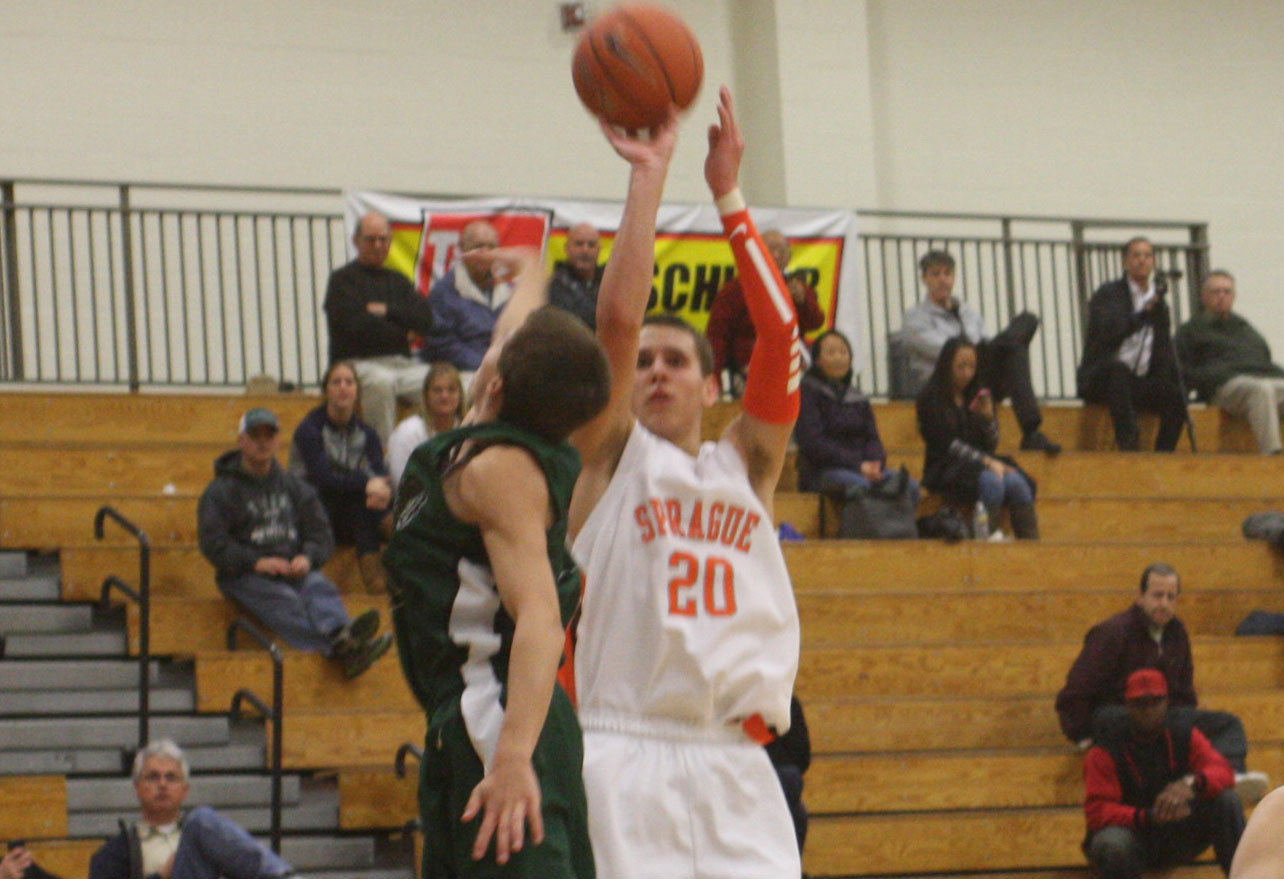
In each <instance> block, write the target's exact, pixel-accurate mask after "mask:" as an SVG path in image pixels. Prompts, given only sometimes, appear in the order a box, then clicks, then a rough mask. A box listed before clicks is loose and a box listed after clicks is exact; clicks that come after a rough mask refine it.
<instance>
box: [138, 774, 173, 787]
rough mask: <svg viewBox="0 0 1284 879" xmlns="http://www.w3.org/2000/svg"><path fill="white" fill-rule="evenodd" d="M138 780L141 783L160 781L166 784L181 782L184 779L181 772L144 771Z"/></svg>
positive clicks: (158, 782)
mask: <svg viewBox="0 0 1284 879" xmlns="http://www.w3.org/2000/svg"><path fill="white" fill-rule="evenodd" d="M138 780H139V781H141V782H142V783H143V784H160V783H161V782H162V781H163V782H165V783H166V784H182V783H183V781H184V779H183V774H182V773H181V772H144V773H143V774H142V775H141V776H140V777H139V779H138Z"/></svg>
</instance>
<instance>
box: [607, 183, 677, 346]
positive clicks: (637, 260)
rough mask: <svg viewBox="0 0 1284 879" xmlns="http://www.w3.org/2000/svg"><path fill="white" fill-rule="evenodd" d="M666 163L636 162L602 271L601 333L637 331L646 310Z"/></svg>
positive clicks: (649, 293)
mask: <svg viewBox="0 0 1284 879" xmlns="http://www.w3.org/2000/svg"><path fill="white" fill-rule="evenodd" d="M667 173H668V168H667V166H664V167H658V166H654V165H634V166H633V168H632V171H631V173H630V174H629V193H628V197H627V198H626V199H625V202H624V215H623V216H622V217H621V218H620V228H619V231H618V232H617V233H616V236H615V242H614V244H613V245H612V247H611V259H610V261H609V262H608V263H607V265H606V271H605V272H604V273H603V275H602V286H601V288H600V292H599V294H598V300H597V326H598V334H599V335H601V336H602V337H603V338H606V337H607V333H604V332H603V329H604V328H610V331H611V332H615V331H616V330H623V331H629V330H633V331H636V328H637V327H639V326H641V324H642V317H643V315H644V314H645V313H646V303H647V299H648V298H650V295H651V273H652V270H653V268H654V266H655V220H656V215H657V214H658V213H659V210H660V199H661V196H662V195H663V194H664V180H665V176H666V175H667Z"/></svg>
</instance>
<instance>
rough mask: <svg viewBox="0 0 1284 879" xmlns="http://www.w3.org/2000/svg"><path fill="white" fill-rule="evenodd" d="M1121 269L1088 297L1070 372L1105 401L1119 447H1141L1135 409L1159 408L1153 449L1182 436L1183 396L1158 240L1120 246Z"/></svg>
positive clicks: (1089, 397) (1083, 390)
mask: <svg viewBox="0 0 1284 879" xmlns="http://www.w3.org/2000/svg"><path fill="white" fill-rule="evenodd" d="M1123 258H1124V276H1123V277H1122V278H1119V279H1118V280H1115V281H1110V282H1108V283H1105V284H1102V285H1101V286H1100V287H1099V288H1097V292H1095V293H1093V294H1092V298H1091V299H1090V300H1088V330H1087V333H1086V334H1085V335H1084V339H1083V359H1082V360H1080V361H1079V369H1078V372H1077V373H1076V375H1075V381H1076V384H1077V385H1078V390H1079V396H1080V397H1082V398H1083V399H1084V400H1086V401H1088V402H1089V403H1105V404H1106V405H1107V406H1109V407H1110V418H1111V420H1112V421H1113V422H1114V426H1115V445H1116V446H1118V447H1119V449H1120V451H1124V452H1135V451H1137V450H1138V449H1139V448H1140V442H1141V440H1140V433H1139V431H1138V429H1137V415H1136V410H1137V409H1145V410H1150V411H1154V412H1157V413H1159V434H1158V436H1156V437H1155V451H1156V452H1171V451H1173V450H1174V449H1176V448H1177V440H1179V439H1181V429H1182V425H1183V424H1185V421H1186V401H1185V400H1184V399H1183V398H1182V395H1181V387H1180V386H1179V385H1178V383H1177V364H1176V363H1175V362H1174V360H1173V352H1172V335H1171V331H1170V327H1171V321H1170V319H1169V315H1168V305H1167V303H1165V302H1164V294H1165V293H1166V292H1167V289H1168V288H1167V286H1166V285H1165V284H1164V283H1163V282H1162V281H1156V279H1155V274H1154V273H1155V248H1154V245H1152V244H1151V243H1150V242H1149V241H1148V240H1146V239H1145V238H1133V239H1131V240H1130V241H1129V242H1128V243H1127V244H1125V245H1124V248H1123Z"/></svg>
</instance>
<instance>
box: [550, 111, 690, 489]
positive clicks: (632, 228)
mask: <svg viewBox="0 0 1284 879" xmlns="http://www.w3.org/2000/svg"><path fill="white" fill-rule="evenodd" d="M602 133H603V134H605V135H606V139H607V140H608V141H609V142H610V144H611V146H613V147H614V148H615V151H616V152H617V153H619V154H620V156H621V157H623V158H624V159H625V160H626V161H627V162H628V163H629V165H630V169H629V190H628V194H627V195H626V196H625V200H624V214H623V216H622V217H621V218H620V228H619V231H618V232H617V233H616V235H615V243H614V244H613V245H612V247H611V258H610V261H609V262H607V264H606V270H605V272H604V273H603V275H602V285H601V287H600V288H599V291H598V297H597V336H598V338H599V339H600V340H601V341H602V347H603V348H605V349H606V359H607V362H608V363H609V364H610V366H611V397H610V400H609V402H608V403H607V405H606V408H605V409H604V410H603V411H602V414H600V415H598V417H597V418H595V419H593V421H591V422H589V423H588V424H587V425H585V426H584V427H582V428H581V429H580V430H578V431H576V433H575V435H574V436H572V437H571V441H572V442H573V443H574V444H575V447H576V448H577V449H579V452H580V455H581V457H582V458H583V461H584V469H585V470H586V471H600V470H606V471H610V470H614V467H615V463H616V462H617V461H618V460H619V458H620V454H621V453H622V452H623V451H624V445H625V443H626V442H627V441H628V437H629V430H630V429H631V428H632V426H633V412H632V409H631V402H632V397H633V383H634V380H635V373H636V372H637V359H638V335H639V334H640V333H641V331H642V319H643V317H645V316H646V304H647V299H649V298H650V296H651V273H652V270H653V269H654V267H655V218H656V214H657V213H658V212H659V209H660V199H661V197H662V196H663V195H664V180H665V177H666V176H667V175H668V172H669V160H670V159H671V158H672V157H673V148H674V146H675V145H676V144H677V139H678V132H677V117H676V115H673V114H671V115H670V116H669V118H668V119H667V120H666V121H665V123H664V124H663V125H661V126H660V127H658V128H656V129H655V130H654V131H653V132H652V135H651V137H650V139H649V140H642V139H639V138H634V137H628V136H626V135H624V134H621V133H619V132H617V131H616V130H614V129H613V128H611V127H610V126H609V125H607V124H605V123H603V124H602ZM609 475H610V474H609V473H607V476H608V477H609Z"/></svg>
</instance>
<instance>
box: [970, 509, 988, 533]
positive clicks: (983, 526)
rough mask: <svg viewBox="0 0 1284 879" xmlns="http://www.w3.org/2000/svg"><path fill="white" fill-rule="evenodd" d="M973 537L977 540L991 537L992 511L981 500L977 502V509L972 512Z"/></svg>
mask: <svg viewBox="0 0 1284 879" xmlns="http://www.w3.org/2000/svg"><path fill="white" fill-rule="evenodd" d="M972 537H973V538H975V539H976V540H989V539H990V512H989V511H988V510H987V509H986V508H985V504H983V503H981V502H980V501H977V502H976V509H975V510H974V511H973V512H972Z"/></svg>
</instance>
